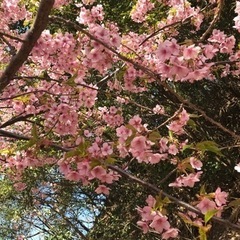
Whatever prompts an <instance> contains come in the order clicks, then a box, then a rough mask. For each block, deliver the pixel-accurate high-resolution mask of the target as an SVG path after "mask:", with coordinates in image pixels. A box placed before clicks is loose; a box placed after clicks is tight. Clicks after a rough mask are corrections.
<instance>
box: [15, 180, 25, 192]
mask: <svg viewBox="0 0 240 240" xmlns="http://www.w3.org/2000/svg"><path fill="white" fill-rule="evenodd" d="M13 186H14V188H15V189H16V190H17V191H23V190H24V189H25V188H26V187H27V185H26V183H23V182H18V183H15V184H14V185H13Z"/></svg>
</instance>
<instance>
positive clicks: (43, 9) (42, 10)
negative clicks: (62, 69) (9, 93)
mask: <svg viewBox="0 0 240 240" xmlns="http://www.w3.org/2000/svg"><path fill="white" fill-rule="evenodd" d="M53 4H54V0H42V1H41V3H40V6H39V9H38V13H37V17H36V19H35V22H34V24H33V26H32V28H31V29H30V30H29V32H28V33H27V36H26V38H25V39H24V42H23V44H22V46H21V48H20V49H19V51H18V52H17V54H16V55H15V56H13V58H12V59H11V61H10V63H9V64H8V66H7V67H6V69H5V71H4V72H3V73H2V76H1V77H0V92H2V91H3V90H4V88H5V87H6V86H7V85H8V84H9V83H10V81H11V79H12V78H13V76H14V75H15V74H16V72H17V71H18V70H19V68H20V67H21V66H22V65H23V63H24V62H25V61H26V60H27V58H28V56H29V54H30V52H31V51H32V49H33V47H34V45H35V44H36V42H37V40H38V39H39V37H40V35H41V33H42V31H43V30H44V29H45V28H46V26H47V23H48V16H49V14H50V11H51V9H52V7H53Z"/></svg>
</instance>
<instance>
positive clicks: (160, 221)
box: [149, 215, 170, 233]
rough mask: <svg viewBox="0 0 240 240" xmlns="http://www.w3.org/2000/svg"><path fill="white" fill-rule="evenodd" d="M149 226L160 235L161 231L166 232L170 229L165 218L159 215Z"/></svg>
mask: <svg viewBox="0 0 240 240" xmlns="http://www.w3.org/2000/svg"><path fill="white" fill-rule="evenodd" d="M149 226H150V227H151V228H154V229H155V230H156V231H157V232H159V233H162V232H163V230H168V229H169V228H170V224H169V222H168V221H167V217H166V216H160V215H156V216H155V217H154V218H153V221H152V223H151V224H150V225H149Z"/></svg>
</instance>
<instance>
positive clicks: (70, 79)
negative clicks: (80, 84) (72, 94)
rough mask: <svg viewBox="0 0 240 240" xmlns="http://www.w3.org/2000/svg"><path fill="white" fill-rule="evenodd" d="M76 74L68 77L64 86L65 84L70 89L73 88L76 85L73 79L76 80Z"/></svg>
mask: <svg viewBox="0 0 240 240" xmlns="http://www.w3.org/2000/svg"><path fill="white" fill-rule="evenodd" d="M77 76H78V75H77V73H75V74H74V75H73V76H72V77H70V78H69V79H68V80H67V81H66V82H65V84H67V85H68V86H70V87H75V86H77V84H76V83H75V79H76V78H77Z"/></svg>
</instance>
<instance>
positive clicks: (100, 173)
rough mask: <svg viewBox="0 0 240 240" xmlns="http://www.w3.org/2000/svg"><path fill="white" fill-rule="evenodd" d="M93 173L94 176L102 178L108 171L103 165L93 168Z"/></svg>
mask: <svg viewBox="0 0 240 240" xmlns="http://www.w3.org/2000/svg"><path fill="white" fill-rule="evenodd" d="M91 174H92V176H93V177H94V178H97V179H100V178H101V177H102V176H103V175H106V174H107V172H106V169H104V168H103V167H102V166H96V167H95V168H93V169H92V170H91Z"/></svg>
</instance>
